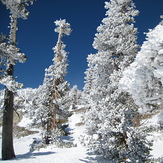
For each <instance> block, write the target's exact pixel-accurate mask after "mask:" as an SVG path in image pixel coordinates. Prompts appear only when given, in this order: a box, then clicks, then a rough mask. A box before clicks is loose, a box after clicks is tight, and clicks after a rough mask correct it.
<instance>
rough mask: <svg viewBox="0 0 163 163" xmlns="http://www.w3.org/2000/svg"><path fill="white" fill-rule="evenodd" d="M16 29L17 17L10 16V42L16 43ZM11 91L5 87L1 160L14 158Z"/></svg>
mask: <svg viewBox="0 0 163 163" xmlns="http://www.w3.org/2000/svg"><path fill="white" fill-rule="evenodd" d="M16 30H17V17H16V16H13V15H12V16H11V30H10V44H11V45H16ZM7 64H8V65H7V70H6V72H7V75H9V76H11V77H13V75H14V66H13V65H12V64H11V63H10V58H9V59H8V63H7ZM13 101H14V95H13V92H12V91H10V90H8V89H7V88H5V97H4V111H3V128H2V160H9V159H13V158H15V153H14V147H13V112H14V108H13Z"/></svg>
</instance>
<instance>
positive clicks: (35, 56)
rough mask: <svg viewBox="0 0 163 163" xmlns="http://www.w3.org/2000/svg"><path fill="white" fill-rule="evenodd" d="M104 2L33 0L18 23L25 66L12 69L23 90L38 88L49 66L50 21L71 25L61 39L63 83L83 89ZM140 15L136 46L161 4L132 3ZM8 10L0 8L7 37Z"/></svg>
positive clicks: (161, 11)
mask: <svg viewBox="0 0 163 163" xmlns="http://www.w3.org/2000/svg"><path fill="white" fill-rule="evenodd" d="M104 2H105V0H37V1H36V2H35V4H34V5H33V6H29V7H28V8H27V9H28V10H29V11H30V15H29V18H28V19H27V20H22V19H19V20H18V21H19V22H18V31H17V40H18V47H19V48H20V49H21V51H22V52H24V53H25V54H26V56H27V62H26V63H23V64H20V63H19V64H17V65H16V66H15V76H17V77H18V79H17V80H18V81H19V82H21V83H24V86H25V87H32V88H37V87H38V86H39V85H41V84H42V82H43V78H44V70H45V68H48V67H49V65H51V64H52V58H53V56H54V53H53V51H52V48H53V47H54V46H55V45H56V42H57V37H58V35H57V33H55V32H54V28H55V25H54V21H55V20H59V19H60V18H61V19H66V20H67V22H69V23H70V24H71V28H72V30H73V31H72V33H71V35H70V36H66V37H64V38H63V42H64V43H65V44H66V46H67V47H66V49H65V50H66V51H67V52H69V54H68V60H69V67H68V74H67V76H66V80H68V81H69V82H70V84H71V87H72V86H73V85H78V88H79V89H82V88H83V85H84V77H85V74H84V72H85V71H86V68H87V61H86V58H87V56H88V54H90V53H95V52H96V51H95V50H94V49H93V47H92V43H93V39H94V35H95V33H96V28H97V27H98V26H99V25H100V23H101V20H102V19H103V18H104V17H105V13H106V10H105V9H104ZM134 3H135V5H136V7H137V9H138V10H139V11H140V14H139V16H137V17H136V18H135V19H136V23H135V27H137V28H138V31H139V33H138V43H139V44H140V45H141V44H142V42H143V41H144V40H145V35H144V32H148V29H152V28H154V27H155V26H156V25H157V24H158V23H159V22H160V15H163V0H143V1H142V0H134ZM9 22H10V19H9V10H6V8H5V6H4V5H2V4H0V32H3V33H4V34H8V33H9V29H8V28H7V27H8V26H9Z"/></svg>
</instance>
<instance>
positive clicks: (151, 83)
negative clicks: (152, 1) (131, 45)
mask: <svg viewBox="0 0 163 163" xmlns="http://www.w3.org/2000/svg"><path fill="white" fill-rule="evenodd" d="M146 35H147V40H146V41H145V42H144V43H143V45H142V47H141V50H140V52H139V53H138V54H137V56H136V59H135V61H134V62H133V63H132V64H131V65H130V66H129V67H128V68H127V69H126V70H125V71H124V73H123V78H122V79H121V81H120V88H121V89H123V90H125V91H127V92H129V93H130V94H131V95H132V97H133V99H134V100H135V103H136V104H137V105H138V106H140V107H141V108H142V111H143V112H144V113H146V112H148V113H149V112H151V113H154V112H157V111H158V109H162V106H163V25H162V24H161V23H160V24H159V25H157V26H156V27H155V28H154V29H153V30H150V31H149V32H148V33H147V34H146Z"/></svg>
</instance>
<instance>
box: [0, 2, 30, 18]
mask: <svg viewBox="0 0 163 163" xmlns="http://www.w3.org/2000/svg"><path fill="white" fill-rule="evenodd" d="M1 2H2V3H3V4H4V5H6V7H7V9H10V12H11V14H12V15H16V16H17V17H18V18H22V19H27V18H28V15H29V12H28V11H27V10H26V8H25V6H29V4H31V5H32V4H33V0H1Z"/></svg>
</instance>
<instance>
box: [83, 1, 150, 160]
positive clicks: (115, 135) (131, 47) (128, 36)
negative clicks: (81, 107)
mask: <svg viewBox="0 0 163 163" xmlns="http://www.w3.org/2000/svg"><path fill="white" fill-rule="evenodd" d="M105 8H106V9H108V10H107V12H106V17H105V18H104V19H103V20H102V24H101V25H100V26H99V27H98V28H97V32H98V33H97V34H96V35H95V38H94V42H93V47H94V48H95V49H97V51H98V52H97V53H96V54H94V55H92V54H91V55H89V56H88V66H89V68H88V69H87V72H86V75H87V77H86V79H87V81H86V87H84V91H86V92H89V94H87V98H88V96H89V101H88V100H87V102H88V110H87V112H86V116H85V117H86V118H85V123H86V127H87V132H88V135H89V137H88V138H87V139H88V140H87V143H88V146H89V147H90V148H91V149H92V150H93V151H94V152H96V153H98V154H100V155H103V156H104V157H105V158H107V159H108V160H110V161H112V162H127V160H130V161H133V160H134V161H135V162H136V161H138V162H144V161H145V160H146V159H148V158H147V157H148V154H149V151H148V146H146V145H145V143H146V142H145V141H146V139H145V135H140V134H138V133H139V131H138V129H135V128H134V124H133V123H132V119H133V118H134V116H135V115H133V114H137V111H136V109H137V106H135V105H134V103H133V100H132V98H131V97H130V96H129V95H128V94H127V93H124V92H122V91H120V90H119V89H118V84H119V80H120V79H121V77H122V72H123V71H124V69H125V68H126V67H127V66H129V65H130V63H132V62H133V60H134V56H135V55H136V54H137V51H138V48H139V46H138V44H137V42H136V39H137V37H136V34H137V29H136V28H134V25H133V23H134V17H135V16H136V15H138V10H135V5H134V3H133V1H132V0H110V2H106V3H105ZM92 70H93V71H92ZM88 79H89V80H88ZM88 86H89V87H88ZM88 88H89V89H90V90H89V89H88ZM142 138H143V139H142ZM134 141H136V143H137V144H138V146H136V143H134ZM143 141H144V142H143ZM140 144H141V146H139V145H140ZM139 151H141V152H139ZM142 151H143V154H142Z"/></svg>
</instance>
